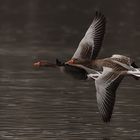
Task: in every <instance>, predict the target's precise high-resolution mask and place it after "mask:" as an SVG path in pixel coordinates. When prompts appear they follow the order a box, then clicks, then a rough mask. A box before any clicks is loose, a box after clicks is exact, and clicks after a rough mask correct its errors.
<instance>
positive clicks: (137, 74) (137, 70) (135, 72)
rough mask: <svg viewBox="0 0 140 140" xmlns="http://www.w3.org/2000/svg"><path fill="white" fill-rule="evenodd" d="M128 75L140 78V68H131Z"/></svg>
mask: <svg viewBox="0 0 140 140" xmlns="http://www.w3.org/2000/svg"><path fill="white" fill-rule="evenodd" d="M127 74H128V75H132V76H133V77H135V78H140V68H135V69H134V70H129V71H128V72H127Z"/></svg>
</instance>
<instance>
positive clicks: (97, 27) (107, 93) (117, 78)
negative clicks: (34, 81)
mask: <svg viewBox="0 0 140 140" xmlns="http://www.w3.org/2000/svg"><path fill="white" fill-rule="evenodd" d="M105 26H106V18H105V16H104V15H103V14H101V13H100V12H96V13H95V17H94V19H93V22H92V23H91V25H90V26H89V28H88V30H87V32H86V33H85V35H84V37H83V39H82V40H81V41H80V43H79V46H78V48H77V50H76V51H75V53H74V55H73V56H72V58H71V59H70V60H69V61H67V62H65V63H61V62H60V61H59V60H57V61H56V63H55V64H49V63H48V61H39V62H36V63H34V66H37V67H63V71H66V72H68V73H69V74H71V75H79V74H80V76H79V77H80V78H79V79H93V80H94V81H95V88H96V98H97V106H98V109H99V113H100V116H101V118H102V120H103V121H104V122H110V120H111V116H112V113H113V108H114V104H115V96H116V90H117V88H118V87H119V84H120V83H121V81H122V80H123V78H124V77H125V76H127V75H129V76H133V77H134V78H135V79H136V80H138V79H139V77H140V69H139V68H138V66H137V65H136V64H135V61H134V60H133V59H131V58H130V57H127V56H124V55H120V54H114V55H112V56H111V57H108V58H103V59H97V56H98V54H99V51H100V49H101V46H102V42H103V38H104V34H105ZM95 69H98V70H95Z"/></svg>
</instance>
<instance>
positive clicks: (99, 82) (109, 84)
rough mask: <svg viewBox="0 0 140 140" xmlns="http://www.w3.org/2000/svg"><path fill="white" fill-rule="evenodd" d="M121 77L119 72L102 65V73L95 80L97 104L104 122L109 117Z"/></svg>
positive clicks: (107, 120) (108, 119)
mask: <svg viewBox="0 0 140 140" xmlns="http://www.w3.org/2000/svg"><path fill="white" fill-rule="evenodd" d="M122 79H123V76H122V75H120V73H115V72H114V71H113V69H111V68H107V67H104V68H103V73H102V74H101V75H100V76H99V77H98V78H97V79H96V80H95V86H96V91H97V92H96V96H97V104H98V108H99V112H100V114H101V117H102V119H103V121H104V122H109V121H110V119H111V116H112V111H113V107H114V103H115V96H116V90H117V88H118V86H119V84H120V82H121V81H122Z"/></svg>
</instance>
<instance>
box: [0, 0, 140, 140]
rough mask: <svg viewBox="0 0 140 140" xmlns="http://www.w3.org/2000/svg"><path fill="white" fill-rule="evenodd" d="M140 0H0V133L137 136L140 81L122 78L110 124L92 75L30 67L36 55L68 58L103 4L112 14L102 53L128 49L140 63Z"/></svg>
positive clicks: (94, 138) (108, 139)
mask: <svg viewBox="0 0 140 140" xmlns="http://www.w3.org/2000/svg"><path fill="white" fill-rule="evenodd" d="M139 5H140V2H139V1H138V0H137V1H132V0H127V1H122V0H119V1H116V2H115V1H111V0H108V1H99V0H98V1H96V0H95V1H93V0H86V1H84V0H83V1H80V0H75V1H64V0H59V1H57V0H52V1H51V0H28V1H19V0H12V1H10V0H6V1H0V139H1V140H46V139H47V140H128V139H133V140H139V139H140V82H139V81H135V80H134V79H132V78H130V77H127V78H125V79H124V80H123V82H122V84H121V85H120V87H119V89H118V91H117V98H116V104H115V108H114V113H113V116H112V120H111V122H110V123H109V124H104V123H103V122H102V121H101V119H100V116H99V114H98V109H97V104H96V93H95V87H94V83H93V82H92V81H89V82H87V81H78V80H74V79H72V78H70V77H69V76H67V75H64V74H62V73H60V72H59V70H56V69H41V70H38V69H34V68H33V67H32V63H33V62H34V61H36V60H38V59H49V60H51V61H54V60H55V58H59V59H61V60H63V61H65V60H67V59H69V58H70V57H71V56H72V54H73V52H74V51H75V49H76V47H77V45H78V43H79V41H80V39H81V38H82V37H83V35H84V33H85V31H86V29H87V27H88V26H89V25H90V23H91V21H92V19H93V15H94V13H95V11H96V10H98V9H101V11H103V13H104V14H105V15H106V16H107V31H106V36H105V40H104V44H103V49H102V50H101V52H100V55H99V56H100V57H107V56H111V55H112V54H114V53H119V54H124V55H128V56H131V57H132V58H134V59H135V60H136V62H137V63H138V65H139V66H140V47H139V44H140V39H139V38H140V26H139V25H140V18H139V13H140V10H139Z"/></svg>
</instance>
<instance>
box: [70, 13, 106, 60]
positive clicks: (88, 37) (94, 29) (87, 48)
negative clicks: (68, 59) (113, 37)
mask: <svg viewBox="0 0 140 140" xmlns="http://www.w3.org/2000/svg"><path fill="white" fill-rule="evenodd" d="M105 23H106V19H105V17H104V15H102V14H101V13H99V12H96V14H95V17H94V19H93V22H92V24H91V25H90V27H89V28H88V30H87V32H86V34H85V36H84V37H83V39H82V40H81V42H80V43H79V46H78V48H77V50H76V52H75V53H74V55H73V57H72V59H78V60H91V59H95V58H96V57H97V55H98V53H99V51H100V48H101V45H102V40H103V37H104V33H105Z"/></svg>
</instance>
